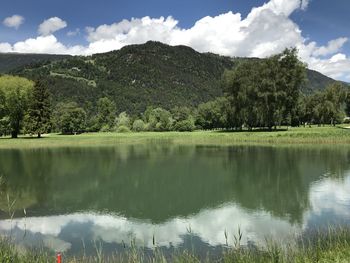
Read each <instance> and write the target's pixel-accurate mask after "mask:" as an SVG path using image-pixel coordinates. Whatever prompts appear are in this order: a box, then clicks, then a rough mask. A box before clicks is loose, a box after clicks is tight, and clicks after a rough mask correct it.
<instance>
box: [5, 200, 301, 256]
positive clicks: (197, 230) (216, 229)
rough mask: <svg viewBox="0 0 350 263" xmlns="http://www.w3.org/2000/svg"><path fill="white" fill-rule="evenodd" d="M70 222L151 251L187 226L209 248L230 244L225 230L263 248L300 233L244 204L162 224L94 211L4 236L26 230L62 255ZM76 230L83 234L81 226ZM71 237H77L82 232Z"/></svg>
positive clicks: (31, 224)
mask: <svg viewBox="0 0 350 263" xmlns="http://www.w3.org/2000/svg"><path fill="white" fill-rule="evenodd" d="M72 224H74V225H81V226H82V227H87V228H86V229H84V232H85V233H92V238H93V239H94V240H102V241H103V242H106V243H119V244H120V243H122V242H125V241H128V240H130V238H131V237H132V238H134V239H135V242H136V244H137V245H140V246H143V247H147V248H152V247H153V243H152V239H153V236H155V237H156V242H157V245H158V246H169V245H170V243H171V244H172V245H173V246H178V245H180V244H181V243H183V241H184V236H185V235H186V234H188V231H187V229H188V227H189V226H191V229H192V231H193V233H194V234H195V235H197V236H198V237H200V238H201V239H202V240H203V241H204V242H206V243H208V244H210V245H211V246H217V245H223V244H225V243H226V240H225V236H224V231H225V230H226V231H227V233H228V243H229V244H230V245H233V242H234V238H233V236H234V235H235V234H236V233H237V229H238V227H240V229H241V231H242V232H243V233H244V236H243V239H242V241H241V244H247V243H248V241H255V242H257V243H259V244H261V245H263V244H264V240H265V238H266V237H274V238H279V239H282V238H283V237H284V238H286V237H288V236H289V235H291V234H294V233H296V232H298V230H299V229H298V227H297V226H294V225H291V224H290V223H289V222H288V220H287V219H286V218H278V217H275V216H273V215H271V214H270V213H268V212H265V211H262V210H261V211H256V212H249V211H248V212H247V210H245V209H242V208H241V207H240V206H238V205H235V204H230V203H229V204H226V205H223V206H220V207H217V208H212V209H205V210H202V211H200V212H199V213H197V214H194V215H191V216H189V217H187V218H182V217H175V218H172V219H170V220H168V221H166V222H163V223H160V224H154V223H151V222H149V221H147V220H144V221H141V220H137V219H129V218H125V217H122V216H117V215H113V214H93V213H74V214H69V215H58V216H47V217H45V216H44V217H28V218H20V219H14V220H1V221H0V233H1V234H8V233H9V232H11V230H12V233H15V232H19V233H15V235H16V236H21V237H23V235H21V231H26V233H28V234H31V235H32V234H33V235H35V236H36V238H40V237H41V238H42V239H44V240H50V241H51V242H50V243H49V242H44V244H45V245H46V244H47V243H49V244H50V248H52V249H54V250H55V251H58V250H59V249H61V252H62V251H66V250H67V249H69V248H70V246H71V244H70V243H69V241H70V240H59V239H58V238H59V237H60V236H61V234H62V233H63V232H64V231H65V230H66V229H67V228H69V226H70V225H72ZM272 226H273V227H272ZM77 229H78V231H79V227H78V228H77ZM70 231H71V230H70ZM73 231H74V230H73ZM71 234H72V235H73V236H79V232H77V233H76V232H72V233H71ZM28 236H29V235H28ZM28 236H27V238H28ZM22 240H23V239H22ZM22 240H21V241H22ZM62 247H63V248H62ZM64 248H65V250H63V249H64Z"/></svg>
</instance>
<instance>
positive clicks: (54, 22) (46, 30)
mask: <svg viewBox="0 0 350 263" xmlns="http://www.w3.org/2000/svg"><path fill="white" fill-rule="evenodd" d="M65 27H67V22H66V21H63V20H62V19H61V18H59V17H51V18H49V19H47V20H44V22H42V23H41V24H40V25H39V28H38V33H39V34H40V35H43V36H48V35H50V34H52V33H54V32H56V31H58V30H61V29H63V28H65Z"/></svg>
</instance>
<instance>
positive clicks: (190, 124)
mask: <svg viewBox="0 0 350 263" xmlns="http://www.w3.org/2000/svg"><path fill="white" fill-rule="evenodd" d="M195 129H196V125H195V123H194V119H193V117H192V116H190V117H189V118H188V119H186V120H181V121H177V122H176V123H175V124H174V125H173V130H174V131H180V132H185V131H194V130H195Z"/></svg>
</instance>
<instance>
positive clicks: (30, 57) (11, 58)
mask: <svg viewBox="0 0 350 263" xmlns="http://www.w3.org/2000/svg"><path fill="white" fill-rule="evenodd" d="M69 57H70V56H68V55H49V54H18V53H0V73H8V72H9V71H10V70H14V69H16V68H19V67H23V66H26V67H31V66H34V65H36V64H43V63H48V62H51V61H56V60H61V59H64V58H69Z"/></svg>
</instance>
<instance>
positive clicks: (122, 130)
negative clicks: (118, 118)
mask: <svg viewBox="0 0 350 263" xmlns="http://www.w3.org/2000/svg"><path fill="white" fill-rule="evenodd" d="M117 132H120V133H125V132H130V129H129V127H126V126H124V125H121V126H119V127H118V129H117Z"/></svg>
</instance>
